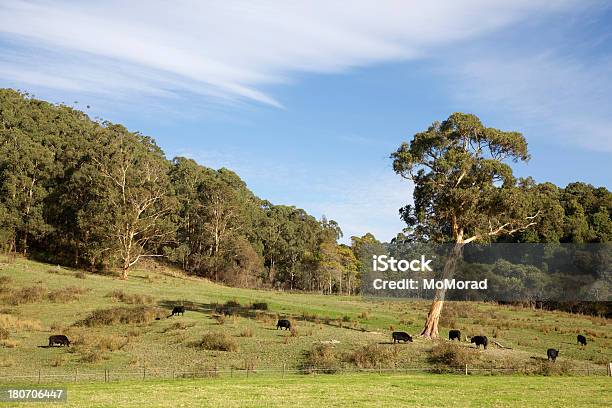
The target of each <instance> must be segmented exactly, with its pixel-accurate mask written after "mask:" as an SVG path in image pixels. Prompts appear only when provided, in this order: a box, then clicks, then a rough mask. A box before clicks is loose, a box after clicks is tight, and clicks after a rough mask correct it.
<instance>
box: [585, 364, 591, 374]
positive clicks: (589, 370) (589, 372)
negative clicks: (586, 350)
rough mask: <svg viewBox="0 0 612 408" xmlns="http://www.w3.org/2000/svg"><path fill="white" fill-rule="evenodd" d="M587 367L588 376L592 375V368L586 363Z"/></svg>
mask: <svg viewBox="0 0 612 408" xmlns="http://www.w3.org/2000/svg"><path fill="white" fill-rule="evenodd" d="M586 366H587V375H591V367H589V363H586Z"/></svg>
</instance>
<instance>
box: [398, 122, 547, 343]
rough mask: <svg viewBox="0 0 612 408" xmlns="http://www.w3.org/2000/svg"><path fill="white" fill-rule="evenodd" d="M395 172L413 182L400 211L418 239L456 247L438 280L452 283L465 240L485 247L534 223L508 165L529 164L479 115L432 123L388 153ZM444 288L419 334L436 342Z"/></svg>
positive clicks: (519, 146)
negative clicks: (410, 197) (410, 199)
mask: <svg viewBox="0 0 612 408" xmlns="http://www.w3.org/2000/svg"><path fill="white" fill-rule="evenodd" d="M391 158H392V159H393V169H394V170H395V172H396V173H398V174H399V175H401V176H402V177H404V178H406V179H409V180H411V181H412V182H413V183H414V203H413V204H410V205H407V206H405V207H404V208H402V209H401V210H400V212H401V215H402V218H403V219H404V220H405V221H406V222H407V224H408V225H409V226H410V227H411V228H412V233H413V234H414V235H415V236H416V237H417V238H419V239H422V240H427V241H430V242H442V243H450V242H452V243H454V246H453V250H452V253H451V254H450V255H451V256H449V257H448V259H447V261H446V264H445V266H444V271H443V276H444V277H445V278H450V277H451V276H452V274H453V272H454V267H455V265H456V262H457V260H458V258H459V257H460V256H461V253H462V249H463V246H464V245H465V244H467V243H470V242H490V241H491V240H494V239H496V238H497V237H499V236H502V235H512V234H514V233H516V232H519V231H522V230H524V229H526V228H528V227H530V226H532V225H535V224H536V222H537V218H538V215H539V213H538V211H535V212H533V205H531V203H532V201H531V200H528V199H527V197H528V195H529V192H528V191H526V190H525V189H524V188H519V186H517V180H516V179H515V177H514V176H513V174H512V168H511V167H510V166H509V165H508V163H507V161H514V162H517V161H527V160H528V159H529V154H528V152H527V142H526V140H525V138H524V137H523V135H522V134H521V133H519V132H506V131H502V130H498V129H494V128H489V127H485V126H484V125H483V124H482V123H481V121H480V119H478V117H476V116H474V115H471V114H464V113H454V114H452V115H451V116H450V117H449V118H448V119H446V120H445V121H443V122H441V123H440V122H434V123H433V124H432V125H431V126H430V127H429V128H428V129H427V130H426V131H424V132H420V133H417V134H416V135H415V136H414V138H413V139H412V141H411V142H410V143H403V144H402V145H401V146H400V147H399V148H398V149H397V151H396V152H394V153H392V154H391ZM444 295H445V291H444V290H439V291H437V292H436V295H435V298H434V301H433V303H432V305H431V308H430V310H429V314H428V316H427V321H426V323H425V327H424V328H423V331H422V333H421V335H422V336H424V337H431V338H435V337H438V321H439V318H440V313H441V311H442V307H443V304H444Z"/></svg>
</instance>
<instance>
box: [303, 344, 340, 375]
mask: <svg viewBox="0 0 612 408" xmlns="http://www.w3.org/2000/svg"><path fill="white" fill-rule="evenodd" d="M339 366H340V360H339V359H338V356H337V355H336V351H335V350H334V348H333V347H332V346H331V345H329V344H317V345H315V346H314V347H313V348H312V349H311V350H310V351H308V352H306V357H305V359H304V362H303V364H302V371H304V372H305V373H313V372H323V373H326V374H333V373H335V372H336V371H338V368H339Z"/></svg>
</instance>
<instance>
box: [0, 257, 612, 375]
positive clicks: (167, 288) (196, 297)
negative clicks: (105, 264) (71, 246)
mask: <svg viewBox="0 0 612 408" xmlns="http://www.w3.org/2000/svg"><path fill="white" fill-rule="evenodd" d="M0 264H1V266H2V267H1V269H0V279H3V280H4V283H3V288H4V292H1V291H0V299H3V300H2V304H0V325H3V326H4V327H5V328H6V332H7V333H8V338H5V339H3V340H1V343H0V366H1V367H3V369H2V370H1V371H4V372H11V373H15V375H16V374H17V373H33V372H37V371H38V370H43V372H44V373H48V374H53V373H61V372H66V373H71V372H74V370H75V369H77V368H78V369H79V370H83V371H86V370H104V369H109V370H111V371H116V370H140V369H142V367H146V370H147V371H148V373H149V375H155V373H156V370H157V371H161V370H201V369H209V368H211V367H218V368H220V369H230V368H232V369H236V370H240V369H244V368H249V369H251V370H263V369H265V368H277V369H278V368H280V367H282V365H283V364H284V365H285V366H286V367H287V368H288V369H296V368H299V367H300V366H301V365H302V364H303V362H304V356H305V353H306V352H308V351H309V350H311V349H312V348H313V346H314V345H316V344H320V343H321V342H327V343H332V344H333V348H334V350H335V352H336V353H337V354H338V355H347V354H350V353H352V352H353V351H354V350H355V349H358V348H360V347H363V346H365V345H368V344H377V345H379V346H380V347H384V348H388V349H389V350H390V351H391V352H392V355H393V358H392V362H391V363H388V362H387V363H386V364H391V365H392V366H393V367H431V362H430V352H431V350H432V347H433V346H434V345H435V344H436V342H432V341H428V340H424V339H421V338H418V337H417V338H415V341H414V343H409V344H406V345H404V344H401V345H393V344H390V340H391V339H390V329H391V327H392V328H394V329H395V330H403V331H407V332H408V333H411V334H413V335H414V334H418V332H419V330H420V329H421V325H422V323H423V321H424V318H425V316H426V313H427V309H428V306H429V305H428V303H427V302H417V301H374V300H364V299H362V298H361V297H346V296H345V297H339V296H324V295H316V294H301V293H286V292H277V291H267V290H252V289H240V288H230V287H226V286H222V285H218V284H214V283H212V282H209V281H207V280H204V279H197V278H192V277H185V276H184V275H182V274H180V273H178V272H176V271H173V270H169V269H166V268H163V267H160V266H155V265H154V264H151V265H148V266H147V267H146V268H145V267H141V269H136V270H134V271H133V272H132V274H131V276H130V279H129V280H128V281H122V280H119V279H117V278H116V277H115V276H112V275H95V274H84V275H81V277H79V275H78V274H77V272H78V271H73V270H69V269H65V268H57V267H55V266H53V265H48V264H42V263H37V262H33V261H29V260H24V259H19V258H18V259H17V260H16V261H14V262H8V260H3V259H1V258H0ZM0 282H2V281H1V280H0ZM31 286H40V287H42V288H43V289H44V290H43V292H45V293H48V292H51V291H55V290H58V289H62V288H66V287H73V286H76V287H78V288H82V289H83V290H84V292H83V293H82V294H80V295H76V298H74V299H69V298H68V299H61V298H60V299H55V300H52V299H49V297H48V295H45V296H43V297H42V298H38V299H34V300H32V301H30V302H29V303H28V302H25V303H21V304H13V303H15V302H11V297H10V293H12V292H11V291H19V290H21V289H22V288H25V287H31ZM115 290H121V291H123V292H124V293H125V294H128V295H148V296H150V297H151V298H152V303H151V304H150V305H149V306H150V307H159V308H161V309H164V312H163V313H164V314H166V313H167V309H166V308H168V307H170V305H173V304H178V303H184V304H186V305H187V306H188V309H191V310H188V311H187V313H185V316H182V317H172V318H165V316H164V318H162V319H161V320H152V321H148V322H144V323H138V324H112V325H104V326H96V327H81V326H75V325H74V324H75V323H76V322H78V321H80V320H82V319H84V318H86V317H87V316H88V315H90V313H91V312H93V311H95V310H98V309H107V308H113V307H120V306H124V307H138V305H134V304H125V303H124V302H122V301H120V300H117V299H115V298H112V297H109V296H108V294H109V293H110V292H112V291H115ZM230 300H232V301H236V302H238V303H239V304H240V305H242V307H241V308H238V309H237V311H236V313H235V315H233V316H232V315H230V316H227V317H225V319H224V322H223V324H220V322H219V321H218V319H215V318H214V316H213V313H212V311H211V305H212V304H214V303H218V304H223V303H224V302H227V301H230ZM253 302H266V303H267V304H268V307H269V310H268V311H267V312H255V311H253V310H249V309H248V306H249V305H250V304H252V303H253ZM279 316H287V317H289V318H292V319H294V320H295V322H296V323H297V333H295V335H294V336H292V335H291V334H290V333H289V332H288V331H280V330H276V329H275V322H276V318H277V317H279ZM608 323H609V322H608V321H607V320H606V319H602V318H596V317H589V316H579V315H572V314H568V313H562V312H548V311H540V310H531V309H527V308H520V307H509V306H498V305H494V304H484V303H466V302H458V303H448V304H446V305H445V310H444V312H443V317H442V320H441V331H442V333H441V335H442V336H443V337H445V336H446V335H447V332H448V329H450V328H458V329H461V330H462V333H464V334H468V335H476V334H484V335H487V336H489V338H491V339H494V340H495V341H498V342H499V343H501V344H503V345H504V346H506V347H511V348H512V349H500V348H497V347H495V346H491V347H490V348H489V349H488V350H486V351H483V350H480V351H476V350H472V348H471V345H470V344H469V343H466V342H463V343H462V347H464V348H465V349H466V350H468V351H469V353H470V355H469V358H470V366H471V367H485V368H487V367H491V366H494V367H499V368H513V369H517V370H519V371H520V370H521V369H522V368H525V367H529V366H537V365H542V364H544V363H542V361H541V359H542V358H545V357H546V349H547V348H549V347H555V348H560V350H561V354H560V357H559V359H558V361H557V367H562V366H563V367H566V368H571V369H578V370H585V372H586V370H587V369H588V370H589V371H590V372H598V373H605V364H606V363H607V362H608V361H610V360H612V355H611V351H612V330H611V329H610V326H609V324H608ZM59 333H65V334H66V335H68V336H69V337H70V338H71V339H72V340H73V342H75V343H76V344H73V347H70V348H67V347H54V348H46V347H41V346H45V345H46V344H47V339H48V337H49V335H51V334H59ZM206 333H214V334H215V335H216V334H223V335H226V336H228V337H231V338H232V339H233V340H234V342H235V343H236V345H237V346H238V350H237V351H208V350H202V349H200V348H197V347H193V346H192V344H193V343H194V342H195V341H197V340H199V339H201V338H202V336H203V335H204V334H206ZM578 333H583V334H585V335H586V336H587V337H588V338H589V345H588V346H587V347H585V348H581V347H578V346H577V345H576V335H577V334H578ZM5 337H6V336H5ZM77 339H80V340H78V341H75V340H77ZM341 364H342V365H343V366H344V367H347V368H350V367H352V365H351V362H348V361H344V360H343V361H342V363H341ZM8 368H10V370H6V369H8ZM5 381H6V379H5Z"/></svg>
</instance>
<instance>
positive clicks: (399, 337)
mask: <svg viewBox="0 0 612 408" xmlns="http://www.w3.org/2000/svg"><path fill="white" fill-rule="evenodd" d="M391 337H393V343H395V342H400V341H403V342H404V343H407V342H412V337H411V336H410V335H409V334H408V333H406V332H393V333H391Z"/></svg>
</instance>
